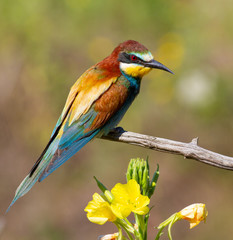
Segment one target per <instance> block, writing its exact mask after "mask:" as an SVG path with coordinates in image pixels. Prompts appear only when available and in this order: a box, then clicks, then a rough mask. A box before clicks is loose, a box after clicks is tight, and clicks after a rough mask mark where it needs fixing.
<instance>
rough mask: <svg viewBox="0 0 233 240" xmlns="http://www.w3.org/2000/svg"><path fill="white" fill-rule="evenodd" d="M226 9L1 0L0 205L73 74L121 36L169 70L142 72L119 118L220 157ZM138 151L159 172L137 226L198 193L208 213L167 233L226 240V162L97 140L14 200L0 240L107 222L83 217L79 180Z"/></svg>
mask: <svg viewBox="0 0 233 240" xmlns="http://www.w3.org/2000/svg"><path fill="white" fill-rule="evenodd" d="M232 8H233V2H232V1H230V0H223V1H217V0H213V1H211V2H208V1H204V2H203V1H201V0H190V1H184V0H177V1H172V0H168V1H162V0H156V1H155V0H147V1H140V0H134V1H132V0H129V1H122V0H118V1H116V0H113V1H103V0H99V1H94V0H69V1H68V0H59V1H55V0H40V1H26V0H17V1H14V2H13V1H8V0H1V1H0V36H1V37H0V43H1V44H0V72H1V74H0V132H1V134H0V151H1V161H0V196H1V198H0V211H1V213H2V214H3V213H4V211H5V209H6V208H7V206H8V204H9V203H10V201H11V198H12V197H13V193H14V190H15V189H16V187H17V186H18V184H19V183H20V181H21V180H22V179H23V177H24V176H25V175H26V174H27V172H28V171H29V169H30V168H31V166H32V165H33V163H34V161H35V160H36V158H37V157H38V156H39V154H40V152H41V151H42V149H43V147H44V146H45V145H46V143H47V141H48V139H49V136H50V134H51V132H52V129H53V127H54V124H55V123H56V120H57V118H58V116H59V114H60V112H61V110H62V108H63V104H64V102H65V99H66V96H67V94H68V92H69V88H70V87H71V86H72V84H73V83H74V82H75V79H76V78H77V77H78V76H80V75H81V74H82V73H83V72H84V71H85V70H86V69H87V68H89V67H90V66H91V65H93V64H95V63H96V62H98V61H100V60H102V59H103V58H104V57H105V56H107V55H108V54H110V53H111V51H112V50H113V48H114V47H115V46H116V45H117V44H118V43H120V42H123V41H125V40H128V39H134V40H137V41H139V42H141V43H143V44H144V45H145V46H147V47H148V48H149V49H150V50H151V51H152V53H153V54H154V56H155V58H156V59H157V60H158V61H161V62H162V63H164V64H165V65H167V66H168V67H169V68H170V69H172V70H173V71H174V72H175V75H174V76H172V75H169V74H167V73H165V72H161V71H153V72H151V73H150V74H149V75H148V76H146V77H145V79H144V80H143V82H142V89H141V93H140V95H139V97H138V98H137V99H136V101H135V103H134V104H133V106H132V107H131V109H130V110H129V111H128V113H127V114H126V116H125V117H124V119H123V121H122V122H121V125H122V126H123V127H124V128H125V129H128V130H131V131H135V132H137V131H138V132H141V133H144V134H150V135H155V136H162V137H167V138H171V139H176V140H180V141H190V140H191V139H192V138H193V137H196V136H199V137H200V140H201V145H202V146H203V147H206V148H209V149H212V150H214V151H216V152H219V153H223V154H226V155H231V156H232V155H233V150H232V149H233V148H232V142H233V121H232V119H233V100H232V96H233V84H232V75H233V68H232V62H233V44H232V39H233V15H232ZM119 152H120V153H121V154H120V155H119V154H118V153H119ZM147 155H150V159H151V160H150V162H151V161H154V162H159V164H160V169H161V173H162V177H161V179H160V184H161V186H160V188H159V189H160V190H159V191H160V194H159V197H158V198H156V202H154V205H155V209H156V213H157V215H156V217H154V218H153V220H151V223H149V224H151V225H152V226H155V225H157V223H159V222H160V220H162V219H164V218H165V217H166V216H167V215H168V214H169V213H170V212H172V211H173V210H174V209H179V208H180V207H182V206H184V205H188V204H190V203H191V202H195V201H196V202H197V201H200V202H201V201H202V202H205V203H206V204H207V207H208V209H209V212H210V213H211V214H210V216H209V219H208V221H207V224H206V226H205V228H203V229H202V228H201V227H200V228H198V229H197V230H196V229H195V230H194V231H193V232H192V234H188V230H187V231H186V230H184V229H185V228H184V227H183V226H181V227H180V228H179V227H178V228H177V231H176V232H175V231H174V233H173V234H174V237H175V235H177V236H179V237H180V238H182V239H199V240H201V239H207V238H210V239H219V238H222V239H226V240H227V239H229V240H230V239H231V236H232V234H233V229H232V227H231V225H232V224H231V223H230V222H225V219H230V218H231V216H232V214H233V208H232V198H233V193H232V182H233V177H232V173H231V172H227V171H223V170H219V169H215V168H212V167H209V166H205V165H203V164H198V163H196V162H193V161H190V160H187V161H186V160H184V159H182V158H181V157H177V156H170V155H168V154H161V153H156V152H152V151H149V150H146V149H140V148H137V147H133V146H127V145H123V144H117V143H111V142H107V141H103V140H96V141H93V142H92V143H91V144H88V146H87V147H85V148H84V149H83V150H81V151H80V153H78V154H77V155H76V156H75V157H74V158H73V159H72V160H70V161H69V162H68V163H67V164H65V165H64V166H63V167H62V168H61V169H59V170H57V171H56V172H55V173H54V174H52V175H51V176H50V177H49V178H48V180H45V182H44V183H42V184H40V185H38V186H36V187H35V188H34V189H33V190H32V191H31V192H30V193H29V194H28V195H27V196H25V197H24V198H22V199H21V200H20V201H19V202H18V203H17V204H16V205H15V206H14V208H13V209H12V210H11V211H10V213H9V214H8V215H7V216H6V219H5V220H4V221H1V224H0V231H1V233H0V234H2V238H3V239H8V240H11V239H24V240H25V239H59V237H58V236H60V238H61V239H95V236H97V235H98V233H99V235H101V234H104V233H105V232H111V231H110V230H111V229H109V226H107V228H104V227H103V228H102V230H100V229H99V228H98V229H97V228H95V226H93V225H92V224H91V223H88V221H87V220H86V218H85V213H84V212H83V210H82V209H83V208H84V206H85V203H86V202H87V201H88V199H90V194H91V192H93V191H95V190H94V189H95V184H94V183H93V181H92V182H91V181H89V180H90V178H91V176H93V175H96V176H97V177H98V176H104V178H105V179H106V180H104V179H103V181H104V182H107V180H108V182H109V185H110V187H111V186H112V184H113V182H116V181H120V179H119V176H120V175H121V174H120V173H121V169H122V167H126V165H127V159H129V158H131V157H134V156H140V157H146V156H147ZM173 160H174V161H173ZM151 166H152V164H151ZM154 166H155V167H156V164H154ZM167 199H170V201H169V205H167V204H168V201H167ZM171 199H172V201H171ZM152 201H153V199H152ZM152 211H153V210H152ZM45 219H46V221H45ZM46 222H48V223H49V224H46ZM51 223H52V224H51ZM4 224H5V225H4ZM78 226H82V227H78ZM215 229H221V232H216V231H214V230H215Z"/></svg>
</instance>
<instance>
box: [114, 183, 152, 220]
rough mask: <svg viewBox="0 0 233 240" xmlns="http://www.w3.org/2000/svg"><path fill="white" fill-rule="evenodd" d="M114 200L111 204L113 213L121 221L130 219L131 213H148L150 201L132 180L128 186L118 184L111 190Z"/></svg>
mask: <svg viewBox="0 0 233 240" xmlns="http://www.w3.org/2000/svg"><path fill="white" fill-rule="evenodd" d="M111 193H112V194H113V196H114V198H113V201H112V203H111V209H112V211H113V213H114V214H115V215H116V216H117V217H118V218H120V219H124V218H126V217H128V215H129V214H130V213H131V212H134V213H137V214H139V215H144V214H146V213H148V211H149V208H148V206H147V205H148V204H149V203H150V199H149V198H148V197H147V196H143V195H141V193H140V186H139V184H138V183H137V182H136V181H135V180H134V179H131V180H129V181H128V183H127V184H121V183H117V184H116V185H115V187H114V188H113V189H112V190H111Z"/></svg>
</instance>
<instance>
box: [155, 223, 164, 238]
mask: <svg viewBox="0 0 233 240" xmlns="http://www.w3.org/2000/svg"><path fill="white" fill-rule="evenodd" d="M164 228H165V226H164V227H161V228H160V229H159V232H158V233H157V235H156V238H155V240H159V238H160V236H161V235H162V234H163V233H162V231H163V229H164Z"/></svg>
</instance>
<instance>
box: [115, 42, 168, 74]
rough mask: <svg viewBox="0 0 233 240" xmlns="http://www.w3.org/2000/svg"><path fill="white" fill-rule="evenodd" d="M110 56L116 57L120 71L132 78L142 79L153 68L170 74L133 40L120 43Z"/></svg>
mask: <svg viewBox="0 0 233 240" xmlns="http://www.w3.org/2000/svg"><path fill="white" fill-rule="evenodd" d="M112 54H115V55H117V60H118V62H119V68H120V70H121V71H122V72H123V73H125V74H126V75H128V76H132V77H134V78H142V77H143V76H144V75H145V74H147V73H148V72H150V71H151V70H152V69H153V68H157V69H161V70H164V71H167V72H170V73H172V71H171V70H170V69H168V68H167V67H165V66H164V65H163V64H161V63H160V62H158V61H156V60H154V58H153V56H152V54H151V52H150V51H149V50H148V49H147V48H146V47H145V46H143V45H142V44H140V43H139V42H137V41H134V40H128V41H126V42H123V43H121V44H120V45H119V46H118V47H117V48H116V49H115V50H114V51H113V53H112Z"/></svg>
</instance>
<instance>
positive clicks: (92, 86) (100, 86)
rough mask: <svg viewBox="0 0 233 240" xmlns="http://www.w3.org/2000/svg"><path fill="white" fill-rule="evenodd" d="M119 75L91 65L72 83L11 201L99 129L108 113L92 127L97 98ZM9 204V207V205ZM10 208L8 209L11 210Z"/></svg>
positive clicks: (52, 169) (43, 176)
mask: <svg viewBox="0 0 233 240" xmlns="http://www.w3.org/2000/svg"><path fill="white" fill-rule="evenodd" d="M117 79H118V76H111V77H109V75H105V73H104V72H102V71H100V70H98V69H96V67H95V66H94V67H92V68H90V69H89V70H87V71H86V72H85V73H84V74H83V75H82V76H81V77H80V78H79V79H78V80H77V82H76V83H75V84H74V85H73V87H72V88H71V90H70V93H69V96H68V99H67V101H66V104H65V107H64V109H63V111H62V114H61V116H60V118H59V121H58V122H57V124H56V126H55V129H54V131H53V134H52V136H51V138H50V141H49V143H48V144H47V146H46V147H45V149H44V151H43V152H42V154H41V156H40V157H39V159H38V160H37V162H36V163H35V165H34V166H33V168H32V169H31V171H30V173H29V174H28V175H27V176H26V178H25V179H24V180H23V181H22V183H21V184H20V185H19V187H18V188H17V190H16V193H15V197H14V199H13V201H12V203H11V204H10V207H11V206H12V205H13V204H14V202H15V201H16V200H17V199H18V198H20V197H22V196H23V195H24V194H26V193H27V192H28V191H29V190H30V189H31V188H32V186H33V185H34V184H35V182H36V181H37V180H39V181H42V180H43V179H44V178H46V177H47V176H48V175H49V174H50V173H52V172H53V171H54V170H55V169H56V168H58V167H59V166H60V165H61V164H63V163H64V162H65V161H67V160H68V159H69V158H70V157H71V156H72V155H74V154H75V153H76V152H77V151H78V150H79V149H81V148H82V147H83V146H84V145H85V144H86V143H88V142H89V141H90V140H91V139H92V138H93V137H95V136H96V135H97V134H98V132H99V131H100V126H101V125H102V124H104V123H105V122H106V120H107V119H108V118H109V117H106V115H108V113H105V114H102V115H101V117H102V118H103V119H104V120H101V121H99V122H100V123H101V122H102V124H97V126H95V127H94V128H93V126H92V125H93V123H95V122H96V120H95V119H96V118H97V119H99V118H100V116H99V114H98V113H97V112H96V111H95V107H94V104H95V101H96V100H97V99H98V98H100V96H101V95H103V93H105V92H106V91H107V90H108V89H109V88H110V86H111V85H112V84H113V83H114V82H116V80H117ZM10 207H9V208H10ZM9 208H8V210H9Z"/></svg>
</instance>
